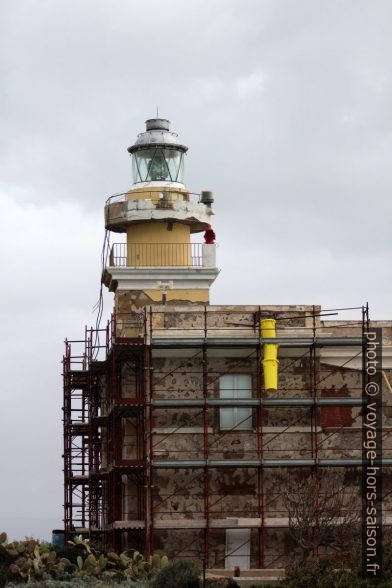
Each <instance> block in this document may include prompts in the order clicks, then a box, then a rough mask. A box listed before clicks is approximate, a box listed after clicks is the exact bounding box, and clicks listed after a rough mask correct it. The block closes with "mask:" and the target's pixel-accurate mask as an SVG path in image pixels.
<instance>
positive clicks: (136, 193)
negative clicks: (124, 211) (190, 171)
mask: <svg viewBox="0 0 392 588" xmlns="http://www.w3.org/2000/svg"><path fill="white" fill-rule="evenodd" d="M138 200H150V201H151V203H152V204H153V205H154V206H155V207H156V208H173V204H174V203H176V202H192V203H193V204H198V203H200V194H196V193H195V192H183V191H182V190H175V189H167V190H161V191H157V190H150V191H148V190H132V192H131V193H129V192H125V193H123V194H114V195H113V196H110V198H108V199H107V201H106V204H107V205H111V204H117V203H118V202H125V201H128V202H137V201H138Z"/></svg>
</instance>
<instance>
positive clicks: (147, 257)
mask: <svg viewBox="0 0 392 588" xmlns="http://www.w3.org/2000/svg"><path fill="white" fill-rule="evenodd" d="M202 245H203V244H202V243H129V244H127V243H114V244H113V245H112V248H111V251H110V255H109V264H110V266H112V267H162V266H164V267H202V265H203V248H202Z"/></svg>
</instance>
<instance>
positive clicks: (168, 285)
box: [157, 280, 173, 305]
mask: <svg viewBox="0 0 392 588" xmlns="http://www.w3.org/2000/svg"><path fill="white" fill-rule="evenodd" d="M157 286H158V288H159V289H160V291H161V292H162V304H163V305H165V304H166V295H167V291H168V290H173V280H169V282H161V281H159V282H157Z"/></svg>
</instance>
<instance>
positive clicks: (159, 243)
mask: <svg viewBox="0 0 392 588" xmlns="http://www.w3.org/2000/svg"><path fill="white" fill-rule="evenodd" d="M139 199H146V200H151V202H152V204H154V206H157V207H158V208H159V207H160V206H162V207H164V208H167V209H169V210H170V207H172V205H173V203H174V202H175V201H188V200H189V193H188V191H187V190H186V189H185V188H184V189H181V188H175V189H171V188H169V189H167V190H166V191H165V189H164V188H163V187H159V186H154V187H143V188H135V189H132V190H130V191H129V192H128V193H127V200H139ZM127 257H128V261H127V265H128V266H130V267H175V266H179V267H191V266H192V251H191V228H190V225H189V224H183V223H181V222H167V221H154V220H153V221H151V220H149V221H146V222H140V223H132V225H130V226H129V227H128V228H127ZM144 292H145V294H146V295H147V296H148V297H149V298H151V300H153V301H154V302H161V300H162V292H161V290H160V289H158V288H157V289H156V290H144ZM166 299H167V301H173V300H176V301H177V300H178V301H189V302H200V303H208V302H209V290H207V289H206V290H175V289H173V290H168V291H167V294H166Z"/></svg>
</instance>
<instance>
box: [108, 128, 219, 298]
mask: <svg viewBox="0 0 392 588" xmlns="http://www.w3.org/2000/svg"><path fill="white" fill-rule="evenodd" d="M187 150H188V147H186V146H185V145H184V144H183V143H182V142H181V141H180V140H179V138H178V135H177V134H176V133H173V132H171V131H170V121H168V120H166V119H162V118H154V119H149V120H147V121H146V130H145V132H143V133H140V134H139V135H138V137H137V139H136V142H135V143H134V144H133V145H132V146H131V147H129V148H128V151H129V153H130V155H131V158H132V172H133V185H132V187H131V189H130V190H129V191H128V192H127V193H126V194H125V195H122V196H120V197H113V198H111V199H109V201H108V202H107V204H106V207H105V226H106V229H108V230H109V231H113V232H115V233H125V234H126V243H124V242H122V243H115V244H114V245H113V246H112V248H111V251H110V255H109V263H108V265H107V266H106V268H105V271H104V277H103V280H104V283H105V285H106V286H107V287H108V288H109V290H110V291H113V292H116V293H120V292H121V293H123V294H124V293H127V297H128V298H129V299H130V300H129V302H131V303H133V304H134V305H136V306H144V305H145V304H154V303H158V304H160V303H179V304H187V303H188V304H189V303H190V304H191V303H199V304H200V303H201V304H208V303H209V289H210V286H211V284H212V283H213V282H214V280H215V278H216V276H217V275H218V273H219V270H218V269H217V267H216V255H215V249H216V245H215V243H214V235H213V232H212V231H211V230H210V225H211V224H212V215H213V214H214V213H213V211H212V208H211V205H212V203H213V197H212V193H211V192H209V191H204V192H201V194H193V193H191V192H189V190H188V189H187V187H186V186H185V184H184V181H183V178H184V159H185V155H186V152H187ZM205 231H207V235H208V237H209V238H206V239H204V241H205V242H202V241H203V238H201V239H200V242H198V243H196V242H193V240H191V235H192V234H193V233H202V234H203V233H204V232H205ZM211 235H212V237H211Z"/></svg>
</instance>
